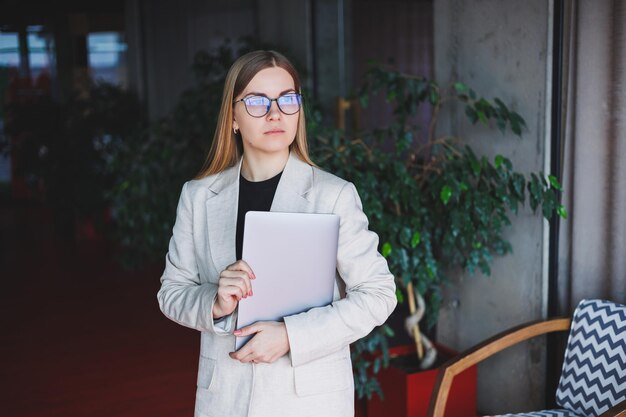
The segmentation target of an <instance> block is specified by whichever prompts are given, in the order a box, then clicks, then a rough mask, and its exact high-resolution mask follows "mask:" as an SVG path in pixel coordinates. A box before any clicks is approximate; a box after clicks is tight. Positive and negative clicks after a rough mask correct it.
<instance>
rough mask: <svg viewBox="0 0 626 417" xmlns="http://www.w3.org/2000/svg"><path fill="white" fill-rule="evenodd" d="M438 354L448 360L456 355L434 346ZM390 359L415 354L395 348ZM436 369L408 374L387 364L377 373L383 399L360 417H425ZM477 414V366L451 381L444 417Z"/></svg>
mask: <svg viewBox="0 0 626 417" xmlns="http://www.w3.org/2000/svg"><path fill="white" fill-rule="evenodd" d="M436 347H437V350H438V354H439V355H440V356H441V355H443V356H446V357H448V358H450V357H453V356H454V355H456V352H454V351H452V350H450V349H449V348H446V347H445V346H441V345H436ZM389 355H390V356H391V358H400V357H405V356H409V355H415V346H397V347H393V348H391V349H389ZM438 372H439V368H435V369H430V370H426V371H419V372H407V371H405V370H403V369H400V368H398V367H394V366H393V365H390V366H389V367H388V368H385V369H381V371H380V372H379V373H378V380H379V382H380V385H381V388H382V391H383V394H384V396H385V399H384V400H381V399H380V398H379V397H378V396H376V395H374V397H373V398H372V399H371V400H370V401H369V402H368V403H367V412H366V413H365V414H361V415H362V416H363V417H395V416H398V417H400V416H407V417H426V415H427V414H428V406H429V405H430V397H431V394H432V392H433V388H434V386H435V381H436V379H437V374H438ZM475 415H476V367H475V366H472V367H471V368H469V369H467V370H466V371H464V372H463V373H461V374H459V375H457V376H456V377H455V378H454V381H453V383H452V387H451V389H450V396H449V397H448V402H447V406H446V412H445V416H446V417H474V416H475Z"/></svg>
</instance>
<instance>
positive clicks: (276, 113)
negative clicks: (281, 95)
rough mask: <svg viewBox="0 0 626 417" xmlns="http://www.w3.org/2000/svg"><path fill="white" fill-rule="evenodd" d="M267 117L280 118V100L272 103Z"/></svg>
mask: <svg viewBox="0 0 626 417" xmlns="http://www.w3.org/2000/svg"><path fill="white" fill-rule="evenodd" d="M267 117H268V119H270V120H276V119H280V109H279V108H278V102H277V101H276V100H274V101H272V102H271V103H270V111H269V113H267Z"/></svg>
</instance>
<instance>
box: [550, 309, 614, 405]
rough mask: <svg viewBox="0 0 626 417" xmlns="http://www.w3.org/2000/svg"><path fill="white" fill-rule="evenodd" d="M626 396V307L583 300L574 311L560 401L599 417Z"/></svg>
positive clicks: (562, 375) (559, 402) (560, 388)
mask: <svg viewBox="0 0 626 417" xmlns="http://www.w3.org/2000/svg"><path fill="white" fill-rule="evenodd" d="M625 398H626V306H623V305H621V304H615V303H612V302H609V301H602V300H582V301H581V302H580V303H579V304H578V307H576V311H574V317H573V319H572V328H571V330H570V334H569V339H568V341H567V350H566V351H565V360H564V361H563V371H562V373H561V380H560V381H559V387H558V389H557V392H556V402H557V404H558V405H559V406H560V407H563V408H567V409H569V410H572V411H573V412H575V413H577V414H579V415H581V416H585V417H595V416H598V415H600V414H602V413H603V412H605V411H606V410H608V409H609V408H610V407H611V406H613V405H615V404H617V403H618V402H620V401H622V400H624V399H625Z"/></svg>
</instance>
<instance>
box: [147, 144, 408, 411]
mask: <svg viewBox="0 0 626 417" xmlns="http://www.w3.org/2000/svg"><path fill="white" fill-rule="evenodd" d="M240 170H241V160H240V162H239V164H237V165H235V166H234V167H232V168H229V169H227V170H225V171H223V172H221V173H219V174H215V175H211V176H209V177H206V178H203V179H201V180H192V181H189V182H187V183H185V185H184V186H183V189H182V192H181V195H180V200H179V203H178V208H177V212H176V223H175V224H174V228H173V235H172V238H171V240H170V243H169V252H168V253H167V256H166V258H165V271H164V272H163V275H162V276H161V288H160V290H159V292H158V295H157V298H158V301H159V306H160V308H161V311H163V314H165V315H166V316H167V317H168V318H170V319H171V320H173V321H175V322H177V323H179V324H181V325H183V326H186V327H190V328H193V329H197V330H199V331H200V332H201V343H200V359H199V366H198V380H197V391H196V406H195V416H196V417H207V416H211V417H244V416H250V417H279V416H299V417H302V416H316V417H322V416H323V417H332V416H353V415H354V385H353V376H352V364H351V361H350V349H349V344H350V343H352V342H354V341H355V340H357V339H359V338H361V337H363V336H365V335H367V334H368V333H369V332H370V331H371V330H372V329H373V328H374V327H375V326H377V325H381V324H382V323H384V322H385V320H386V319H387V317H388V316H389V315H390V314H391V312H392V311H393V309H394V308H395V306H396V296H395V284H394V280H393V276H392V275H391V273H390V272H389V269H388V266H387V262H386V260H385V259H384V258H383V257H382V256H381V255H380V254H379V253H378V252H377V247H378V236H377V235H376V234H375V233H374V232H371V231H369V230H368V221H367V217H366V216H365V214H364V213H363V210H362V205H361V201H360V199H359V196H358V194H357V191H356V189H355V187H354V185H353V184H351V183H349V182H347V181H344V180H342V179H340V178H338V177H336V176H334V175H332V174H329V173H327V172H324V171H322V170H320V169H318V168H314V167H311V166H310V165H308V164H306V163H304V162H303V161H301V160H300V159H299V158H298V157H296V156H295V155H293V154H291V155H290V156H289V160H288V162H287V165H286V166H285V169H284V171H283V174H282V176H281V178H280V182H279V183H278V187H277V189H276V194H275V196H274V200H273V203H272V207H271V211H278V212H301V213H335V214H338V215H339V216H340V218H341V220H340V227H339V247H338V254H337V278H336V285H335V295H334V300H335V301H334V302H333V303H332V304H331V305H328V306H325V307H320V308H313V309H311V310H309V311H308V312H305V313H301V314H296V315H293V316H288V317H285V318H284V321H285V324H286V327H287V333H288V337H289V344H290V352H289V353H288V354H287V355H285V356H283V357H281V358H279V359H278V360H277V361H276V362H274V363H272V364H243V363H241V362H239V361H237V360H234V359H231V358H230V356H228V353H229V352H232V351H234V346H235V337H234V336H233V334H232V331H233V330H234V326H235V324H236V310H235V312H233V314H231V315H230V316H228V317H227V318H226V319H225V322H224V323H222V325H224V326H225V328H226V329H227V331H223V330H221V329H219V328H216V326H215V323H214V322H213V318H212V314H211V312H212V310H213V303H214V301H215V298H216V294H217V282H218V279H219V273H220V271H222V270H224V269H225V268H226V267H227V266H228V265H230V264H231V263H233V262H235V261H236V259H235V229H236V219H237V201H238V195H239V173H240Z"/></svg>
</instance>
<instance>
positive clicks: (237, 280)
mask: <svg viewBox="0 0 626 417" xmlns="http://www.w3.org/2000/svg"><path fill="white" fill-rule="evenodd" d="M218 286H219V287H222V286H224V287H231V286H232V287H237V288H240V289H241V292H242V294H243V295H244V296H246V297H247V296H248V295H252V283H251V282H250V280H249V279H247V278H243V277H233V278H228V277H222V278H220V280H219V283H218Z"/></svg>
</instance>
